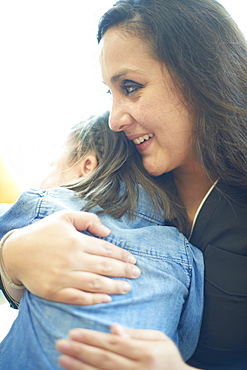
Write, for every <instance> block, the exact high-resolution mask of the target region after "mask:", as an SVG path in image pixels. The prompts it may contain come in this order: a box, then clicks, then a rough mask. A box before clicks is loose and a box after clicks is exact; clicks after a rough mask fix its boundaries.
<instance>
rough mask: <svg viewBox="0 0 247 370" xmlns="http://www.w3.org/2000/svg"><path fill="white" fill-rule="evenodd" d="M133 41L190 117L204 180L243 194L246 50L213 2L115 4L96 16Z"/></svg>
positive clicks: (103, 27)
mask: <svg viewBox="0 0 247 370" xmlns="http://www.w3.org/2000/svg"><path fill="white" fill-rule="evenodd" d="M114 26H119V27H122V29H123V30H124V31H125V32H127V33H132V34H134V35H136V36H138V37H140V38H141V39H142V40H143V41H144V42H146V43H147V46H148V50H149V52H150V54H151V55H152V56H153V57H154V58H156V59H158V60H160V61H162V62H163V63H164V64H165V65H166V67H167V68H168V70H169V72H170V74H171V76H172V78H173V80H174V82H175V84H176V85H177V86H178V87H179V89H180V90H181V91H182V94H183V96H184V97H185V99H186V101H187V102H188V106H189V108H191V110H192V111H193V112H194V114H195V127H196V130H195V135H194V145H195V150H196V153H197V156H198V158H199V160H200V162H201V164H202V166H203V167H204V168H205V170H206V172H207V173H208V175H209V177H211V178H212V179H218V178H219V179H221V180H223V181H224V182H226V183H228V184H231V185H235V186H237V187H240V188H245V189H246V188H247V46H246V40H245V39H244V37H243V35H242V33H241V32H240V30H239V29H238V27H237V26H236V24H235V23H234V21H233V20H232V18H231V17H230V15H229V14H228V13H227V11H226V10H225V9H224V8H223V6H222V5H220V4H219V3H218V2H217V1H215V0H120V1H118V2H117V3H116V4H115V6H113V7H112V8H111V9H109V10H108V11H107V12H106V13H105V14H104V15H103V17H102V18H101V20H100V23H99V28H98V42H100V40H101V38H102V37H103V35H104V34H105V32H106V31H107V30H108V29H109V28H111V27H114Z"/></svg>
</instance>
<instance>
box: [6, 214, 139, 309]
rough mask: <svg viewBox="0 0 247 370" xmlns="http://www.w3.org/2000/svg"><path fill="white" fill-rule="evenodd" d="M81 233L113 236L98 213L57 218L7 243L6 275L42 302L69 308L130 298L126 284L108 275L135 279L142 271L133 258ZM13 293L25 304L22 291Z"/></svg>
mask: <svg viewBox="0 0 247 370" xmlns="http://www.w3.org/2000/svg"><path fill="white" fill-rule="evenodd" d="M77 230H88V231H90V232H91V233H93V234H94V235H96V236H100V237H104V236H107V235H108V234H109V233H110V230H109V229H108V228H106V227H105V226H103V225H102V223H101V222H100V220H99V218H98V217H97V216H96V215H94V214H91V213H85V212H67V211H66V212H64V211H62V212H57V213H54V214H52V215H51V216H48V217H46V218H44V219H42V220H41V221H38V222H36V223H34V224H32V225H30V226H27V227H24V228H22V229H18V230H16V231H15V232H13V233H12V234H11V235H10V236H9V237H8V238H7V240H6V241H5V243H4V245H3V248H2V263H3V265H4V269H5V272H6V275H8V277H9V278H10V279H11V280H12V281H13V283H14V284H17V285H21V284H23V285H24V286H25V287H26V288H27V289H28V290H30V291H31V292H32V293H33V294H35V295H37V296H39V297H42V298H46V299H48V300H52V301H57V302H62V303H68V304H82V305H89V304H97V303H104V302H108V301H109V300H110V296H109V295H108V294H125V293H127V292H128V291H129V290H130V289H131V287H130V285H129V284H128V283H127V282H124V281H120V280H113V279H110V278H107V277H105V276H118V277H126V278H136V277H137V276H138V275H139V273H140V272H139V269H138V268H137V267H136V266H134V265H133V263H135V259H134V257H133V256H132V255H131V254H130V253H129V252H127V251H125V250H122V249H121V248H119V247H116V246H114V245H112V244H110V243H108V242H106V241H104V240H101V239H98V238H94V237H91V236H88V235H85V234H82V233H80V232H78V231H77ZM104 275H105V276H104ZM2 280H3V284H4V286H5V288H7V289H8V284H7V283H6V281H4V278H3V277H2ZM9 294H10V292H9ZM13 294H14V292H13V290H11V294H10V295H11V297H12V298H14V299H16V300H19V299H20V296H19V295H20V292H19V291H18V292H16V296H13Z"/></svg>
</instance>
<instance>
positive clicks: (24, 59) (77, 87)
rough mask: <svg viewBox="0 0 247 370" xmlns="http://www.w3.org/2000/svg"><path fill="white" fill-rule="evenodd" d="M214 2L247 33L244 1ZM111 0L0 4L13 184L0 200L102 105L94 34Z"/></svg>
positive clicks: (5, 176)
mask: <svg viewBox="0 0 247 370" xmlns="http://www.w3.org/2000/svg"><path fill="white" fill-rule="evenodd" d="M220 2H221V3H222V4H223V5H224V6H225V7H226V9H227V10H228V11H229V12H230V14H231V15H232V16H233V18H234V19H235V21H236V22H237V24H238V25H239V26H240V29H242V31H243V33H244V34H245V35H247V23H246V8H245V3H246V0H234V1H233V0H221V1H220ZM113 3H114V1H110V0H91V1H83V0H42V1H41V0H22V1H19V0H8V1H1V2H0V34H1V59H0V60H1V61H0V64H1V68H0V81H1V82H0V97H1V109H0V125H1V126H0V127H1V135H0V159H1V160H0V182H1V184H3V186H5V188H6V186H7V189H9V190H10V184H11V186H12V187H11V189H12V193H11V196H10V191H9V192H7V193H8V194H9V197H8V194H5V197H4V199H3V198H1V199H0V201H1V202H3V201H7V202H11V201H12V200H15V199H13V198H15V197H16V196H17V195H18V193H19V191H20V190H24V189H25V188H27V187H30V186H38V184H39V181H40V179H41V178H42V177H43V174H44V173H45V172H46V169H47V167H48V166H49V164H50V161H51V159H52V157H53V153H54V151H55V150H56V148H57V146H58V145H59V143H60V142H61V140H62V138H63V137H64V133H65V131H66V130H67V129H68V128H69V127H70V126H72V125H74V124H76V123H77V122H79V121H81V120H83V119H85V118H87V117H88V116H89V115H91V114H94V113H100V112H102V111H105V110H106V109H107V108H108V107H109V103H110V102H109V98H108V97H107V94H106V93H105V92H106V88H104V86H103V84H102V82H101V75H100V71H99V65H98V46H97V42H96V33H97V24H98V20H99V18H100V16H101V15H102V14H103V12H104V11H105V10H106V9H107V8H108V7H109V6H111V5H112V4H113ZM13 181H14V185H13ZM0 194H3V192H2V191H1V186H0Z"/></svg>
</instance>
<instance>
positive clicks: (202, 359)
mask: <svg viewBox="0 0 247 370" xmlns="http://www.w3.org/2000/svg"><path fill="white" fill-rule="evenodd" d="M98 41H99V43H100V49H101V54H100V63H101V68H102V75H103V81H104V82H105V83H106V85H108V87H109V90H110V92H111V94H112V99H113V101H112V111H111V117H110V126H111V128H112V129H113V130H114V131H124V132H125V134H126V136H127V137H128V138H129V139H130V140H133V141H134V143H135V144H136V146H137V149H138V150H139V152H140V153H141V154H142V158H143V164H144V167H145V168H146V170H147V171H148V172H149V173H150V174H152V175H154V176H159V175H162V174H166V173H169V176H170V175H171V173H172V178H173V181H174V183H175V187H174V189H176V190H174V191H176V192H177V195H178V197H179V199H180V200H181V201H182V203H183V204H184V205H185V207H186V210H187V214H188V218H189V221H190V224H191V232H190V240H191V241H192V242H193V243H194V245H196V246H197V247H198V248H200V249H201V250H202V251H203V252H204V259H205V265H206V276H205V284H206V285H205V308H204V318H203V325H202V330H201V336H200V340H199V345H198V347H197V351H196V353H195V354H194V356H192V358H191V359H190V360H189V364H191V365H193V366H197V367H200V368H203V369H234V370H235V369H245V368H247V322H246V314H247V290H246V286H247V285H246V283H247V274H246V271H247V270H246V269H247V232H246V216H247V161H246V159H247V110H246V107H247V101H246V100H247V94H246V92H247V91H246V90H247V81H246V78H247V48H246V43H245V40H244V38H243V36H242V35H241V33H240V32H239V30H238V29H237V27H236V25H235V24H234V23H233V21H232V20H231V18H230V17H229V15H228V14H227V13H226V11H225V10H224V9H223V7H222V6H221V5H219V4H218V3H217V2H216V1H212V0H190V1H186V0H181V1H180V0H176V1H168V0H167V1H166V0H153V1H152V0H150V1H148V0H147V1H144V0H143V1H142V0H141V1H131V0H129V1H128V0H126V1H125V0H122V1H119V2H118V3H117V4H116V6H114V7H113V8H112V9H110V10H109V11H108V12H107V13H106V14H105V15H104V16H103V17H102V19H101V21H100V24H99V32H98ZM167 177H168V176H167V175H164V176H163V181H164V182H163V184H164V186H165V187H166V186H167V185H166V184H169V186H170V182H169V181H166V178H167ZM233 313H234V314H233ZM74 335H75V332H74ZM77 335H78V336H79V333H77ZM133 335H134V336H139V337H140V338H144V339H145V336H144V335H145V333H142V335H143V337H141V335H140V333H139V334H135V332H134V334H133ZM146 335H147V334H146ZM82 336H83V338H82V342H84V343H88V339H87V336H88V334H86V333H84V332H82ZM92 338H95V343H93V339H92ZM99 338H101V341H102V343H106V341H107V337H102V336H101V337H100V334H99V335H98V336H97V335H96V336H95V337H94V334H92V335H90V342H89V343H91V344H95V346H97V347H98V346H101V344H99ZM122 339H123V338H121V340H122ZM109 340H110V339H109ZM116 340H118V339H116ZM134 343H135V341H134V340H133V342H132V343H131V342H129V344H128V345H129V347H127V346H128V345H127V344H125V345H123V343H122V342H121V348H122V349H121V350H120V349H119V348H118V349H117V350H114V349H113V345H112V346H111V345H110V344H109V343H108V344H106V345H105V348H106V349H107V350H110V351H112V357H111V356H110V352H109V353H108V354H104V356H108V361H110V359H111V361H115V362H114V365H112V368H121V364H122V363H123V358H121V356H125V357H126V358H128V360H130V359H131V356H132V354H131V353H130V352H128V350H127V348H129V349H130V347H131V346H132V348H133V352H134V351H135V350H136V349H137V348H138V346H139V345H140V343H139V344H136V347H135V344H134ZM149 344H150V343H149ZM67 345H68V343H67ZM144 346H145V345H143V348H145V347H144ZM84 347H85V346H82V348H84ZM102 347H103V348H104V346H102ZM75 348H76V347H75ZM78 348H79V347H78ZM90 350H91V356H92V357H94V360H92V362H90V361H89V363H90V364H93V365H95V367H92V368H93V369H95V368H97V369H98V368H99V369H101V368H102V369H103V368H104V367H103V365H100V364H99V363H98V362H97V359H96V353H97V351H99V349H98V348H96V349H95V353H94V352H93V350H92V349H90ZM115 351H116V352H117V353H118V354H119V355H121V356H119V358H118V359H117V360H116V357H114V356H113V354H115ZM163 353H164V351H163ZM78 357H79V356H78ZM79 358H81V359H82V360H85V361H87V362H88V357H87V355H86V354H85V350H84V351H82V353H81V354H80V357H79ZM126 358H124V359H126ZM140 358H141V357H140ZM121 361H122V362H121ZM140 361H142V360H140ZM163 361H164V359H163ZM137 362H138V361H137V358H136V357H135V361H133V363H131V365H130V364H129V368H131V369H135V368H139V367H138V366H140V363H139V362H138V363H137ZM154 362H155V361H154ZM141 364H142V366H140V368H155V367H148V366H146V363H145V360H144V361H142V362H141ZM145 366H146V367H145ZM159 366H160V364H159ZM67 368H68V369H73V367H67ZM75 368H76V367H75ZM78 368H79V367H78ZM81 368H82V369H84V368H85V369H86V368H87V367H86V366H82V367H81ZM108 368H111V367H108ZM122 368H124V366H122ZM157 368H159V369H161V368H162V367H157ZM169 368H172V367H169ZM180 368H182V367H181V364H180V365H179V369H180Z"/></svg>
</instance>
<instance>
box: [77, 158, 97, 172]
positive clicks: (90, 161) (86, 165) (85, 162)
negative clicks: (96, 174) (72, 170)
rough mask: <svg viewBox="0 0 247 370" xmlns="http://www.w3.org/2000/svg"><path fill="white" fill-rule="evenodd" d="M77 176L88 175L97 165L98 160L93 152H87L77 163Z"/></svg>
mask: <svg viewBox="0 0 247 370" xmlns="http://www.w3.org/2000/svg"><path fill="white" fill-rule="evenodd" d="M78 166H79V173H78V174H79V177H87V176H89V175H90V174H91V173H92V172H93V171H94V170H95V168H96V167H97V166H98V160H97V158H96V155H95V154H88V155H86V156H85V157H84V158H82V159H81V161H80V162H79V163H78Z"/></svg>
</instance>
